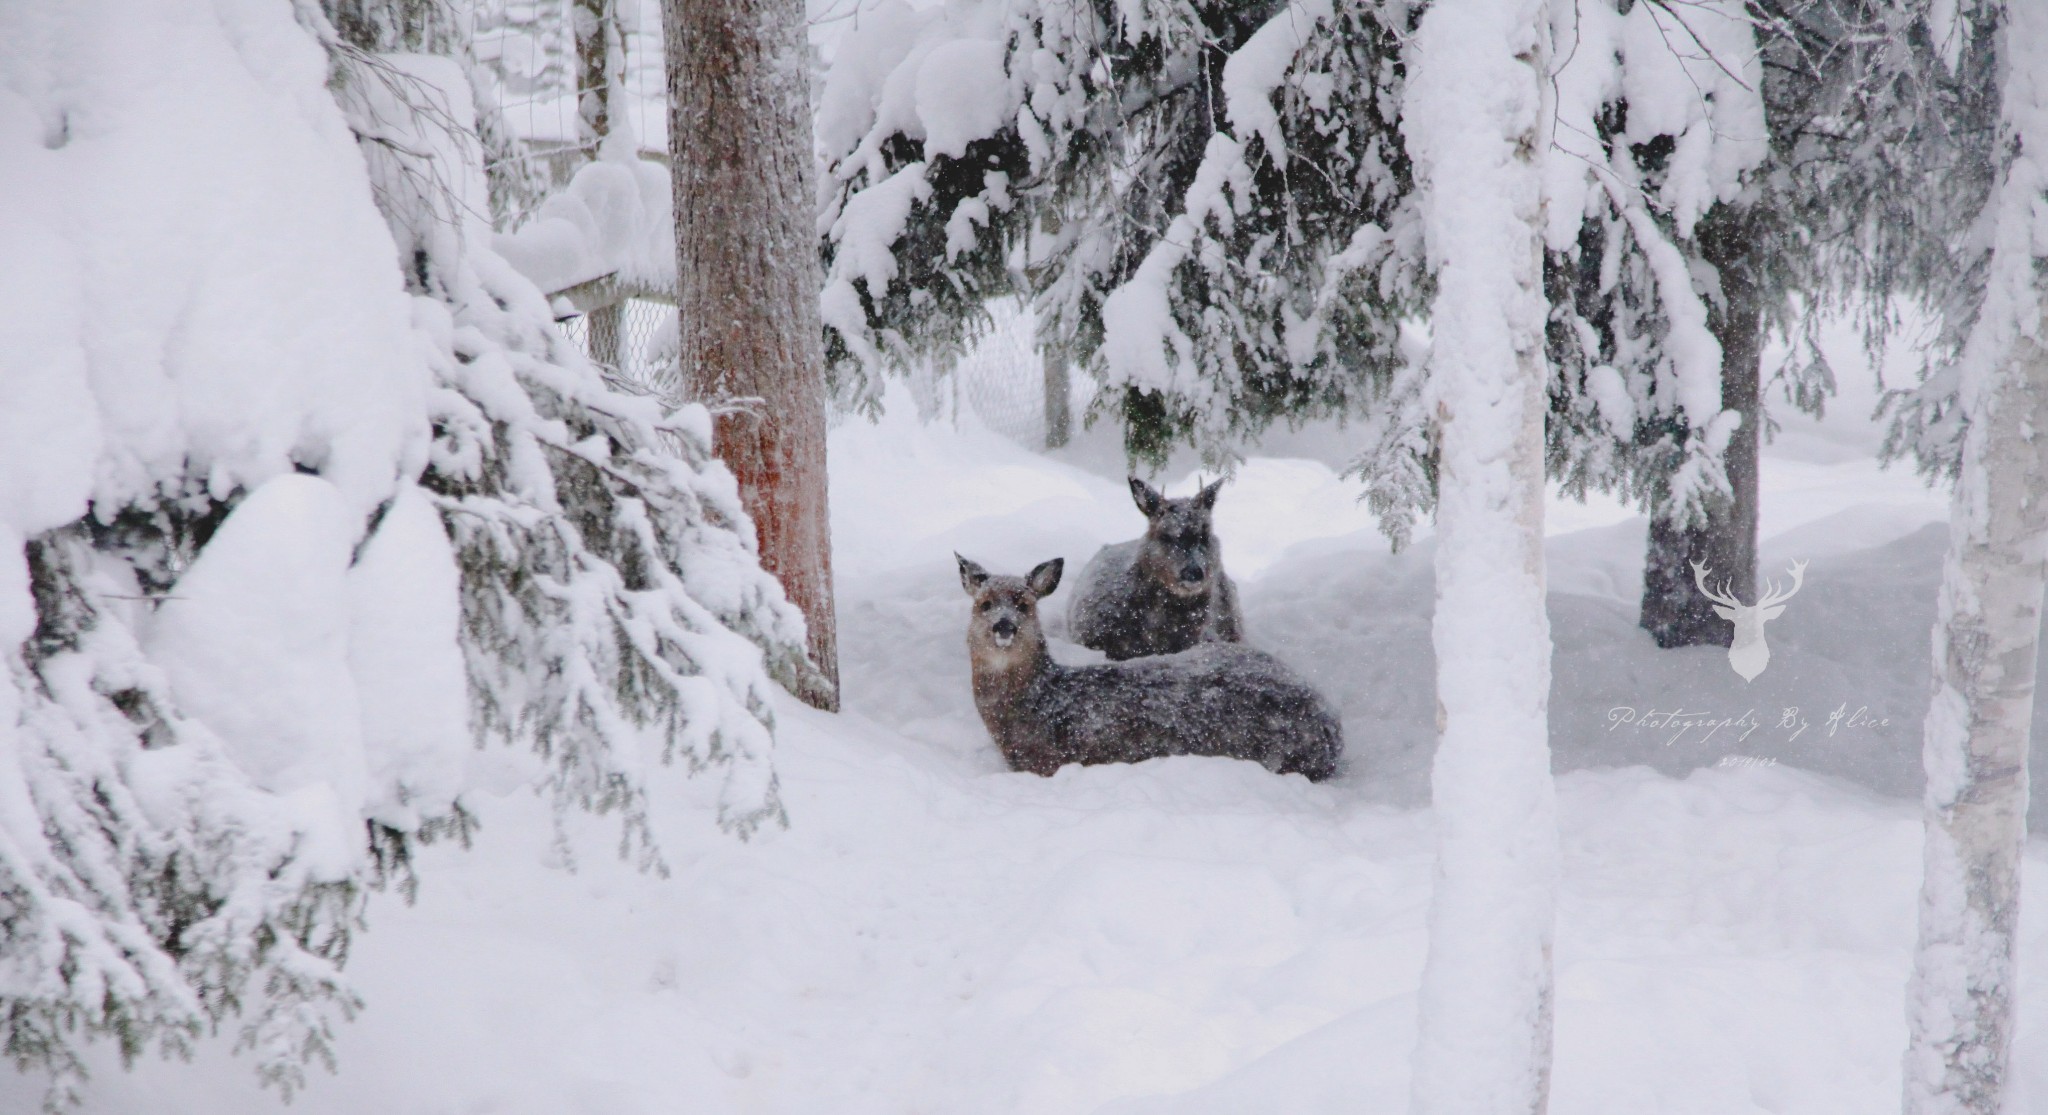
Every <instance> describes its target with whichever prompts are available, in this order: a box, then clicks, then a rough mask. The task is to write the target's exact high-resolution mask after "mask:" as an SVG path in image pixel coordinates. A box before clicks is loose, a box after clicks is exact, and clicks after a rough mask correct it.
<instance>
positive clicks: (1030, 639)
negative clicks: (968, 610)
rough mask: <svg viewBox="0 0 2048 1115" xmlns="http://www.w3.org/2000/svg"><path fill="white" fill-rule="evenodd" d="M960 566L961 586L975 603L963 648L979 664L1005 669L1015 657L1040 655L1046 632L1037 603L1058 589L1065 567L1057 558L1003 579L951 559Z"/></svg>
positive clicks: (964, 561) (1043, 648)
mask: <svg viewBox="0 0 2048 1115" xmlns="http://www.w3.org/2000/svg"><path fill="white" fill-rule="evenodd" d="M953 556H954V558H956V559H957V560H958V561H959V562H960V587H961V588H962V589H965V590H966V592H967V595H968V596H970V597H972V598H973V599H974V612H973V614H972V615H971V616H970V617H969V618H968V621H967V645H968V649H969V651H970V653H971V654H972V655H973V656H974V657H975V659H976V660H977V661H981V660H984V659H985V660H986V661H987V662H988V664H990V665H1008V664H1010V660H1011V659H1013V658H1019V657H1025V658H1028V657H1032V656H1035V655H1038V654H1042V653H1044V650H1045V631H1044V630H1043V629H1042V628H1041V627H1039V624H1038V601H1039V600H1040V599H1041V598H1043V597H1047V596H1050V595H1052V591H1053V590H1054V589H1056V588H1058V587H1059V585H1060V571H1061V570H1062V569H1064V568H1065V566H1066V563H1065V562H1064V561H1062V560H1061V559H1059V558H1054V559H1052V560H1051V561H1048V562H1044V563H1042V564H1040V565H1039V566H1038V567H1037V568H1035V569H1033V570H1032V571H1031V572H1030V573H1029V574H1027V575H1025V576H1022V577H1004V576H1000V575H997V574H994V573H990V572H989V571H988V570H986V569H983V568H982V567H981V566H980V565H978V564H976V563H974V562H971V561H969V560H967V559H966V558H964V557H961V556H960V555H959V554H954V555H953Z"/></svg>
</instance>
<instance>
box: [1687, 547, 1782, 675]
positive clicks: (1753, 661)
mask: <svg viewBox="0 0 2048 1115" xmlns="http://www.w3.org/2000/svg"><path fill="white" fill-rule="evenodd" d="M1709 572H1711V570H1710V569H1708V568H1707V567H1706V566H1704V565H1701V564H1700V563H1699V562H1693V563H1692V579H1693V583H1694V584H1697V585H1699V586H1700V594H1701V595H1703V596H1705V597H1706V598H1707V599H1709V600H1711V601H1713V602H1714V614H1715V615H1717V616H1720V617H1721V618H1722V619H1725V620H1727V621H1728V622H1730V623H1732V624H1734V625H1735V641H1734V642H1732V643H1730V644H1728V664H1729V665H1730V666H1733V667H1735V672H1736V673H1738V674H1741V675H1742V680H1744V681H1754V680H1756V676H1757V675H1758V674H1761V673H1763V672H1764V667H1765V666H1768V665H1770V664H1771V648H1770V645H1769V644H1767V643H1765V642H1764V624H1766V623H1769V622H1770V621H1772V620H1774V619H1777V618H1778V616H1780V615H1781V614H1783V613H1784V611H1785V601H1787V600H1790V599H1792V596H1793V594H1794V593H1797V592H1798V591H1799V586H1800V585H1801V584H1802V583H1803V582H1804V581H1805V579H1806V563H1805V562H1803V561H1795V562H1793V563H1792V569H1791V572H1792V587H1791V588H1789V589H1785V590H1782V591H1780V590H1779V588H1778V582H1776V581H1767V582H1765V584H1764V592H1763V595H1762V596H1759V597H1757V601H1756V603H1754V604H1744V603H1743V602H1742V601H1740V600H1737V599H1735V596H1734V594H1733V593H1732V592H1731V591H1729V590H1730V589H1732V587H1733V581H1732V580H1731V581H1729V582H1726V583H1724V584H1723V585H1722V591H1720V592H1715V591H1714V590H1713V589H1711V588H1708V587H1707V574H1708V573H1709Z"/></svg>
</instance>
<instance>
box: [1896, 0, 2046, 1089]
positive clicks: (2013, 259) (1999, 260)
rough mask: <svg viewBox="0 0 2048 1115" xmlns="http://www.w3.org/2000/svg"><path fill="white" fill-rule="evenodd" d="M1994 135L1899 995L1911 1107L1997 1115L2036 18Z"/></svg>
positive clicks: (2022, 581)
mask: <svg viewBox="0 0 2048 1115" xmlns="http://www.w3.org/2000/svg"><path fill="white" fill-rule="evenodd" d="M2005 16H2006V24H2005V26H2004V27H2003V28H2002V30H2001V34H2002V39H2001V41H2000V44H1999V46H2000V49H1999V55H2000V56H2001V57H2000V63H2001V66H2002V67H2003V72H2002V73H2001V74H2000V75H1999V77H2000V79H2001V81H2000V84H2001V86H2002V93H2003V98H2004V108H2003V112H2004V121H2003V125H2004V129H2005V139H2006V141H2007V142H2008V143H2009V144H2010V145H2011V147H2010V148H2009V150H2013V151H2014V152H2016V154H2015V157H2014V158H2013V159H2012V162H2011V163H2010V165H2009V166H2008V167H2007V168H2006V172H2005V175H2004V177H2003V179H2002V181H2001V182H2000V183H1999V188H1998V190H1997V192H1996V193H1994V194H1993V197H1992V201H1991V205H1992V207H1993V214H1992V216H1993V221H1994V232H1993V237H1994V239H1993V248H1992V256H1991V266H1990V273H1989V281H1988V282H1987V284H1986V291H1985V299H1984V306H1983V309H1982V311H1981V312H1980V314H1979V316H1978V322H1977V325H1976V326H1975V330H1974V332H1973V334H1972V336H1971V337H1970V341H1969V344H1968V345H1967V346H1966V347H1965V349H1964V353H1963V362H1962V376H1961V383H1960V386H1959V394H1960V399H1959V405H1960V406H1961V407H1962V409H1963V413H1964V414H1965V415H1966V416H1967V417H1968V419H1969V428H1968V432H1967V433H1966V434H1965V436H1964V441H1963V455H1962V469H1961V472H1960V473H1959V475H1958V476H1957V478H1956V490H1955V500H1954V503H1953V505H1952V507H1951V509H1950V513H1949V556H1948V561H1947V563H1946V565H1945V566H1944V568H1943V572H1942V585H1941V602H1940V612H1939V615H1938V617H1937V619H1936V620H1935V627H1934V701H1933V704H1932V705H1931V706H1930V707H1929V708H1928V710H1927V725H1926V737H1925V742H1924V745H1923V751H1922V754H1923V758H1924V762H1925V763H1926V767H1927V794H1926V802H1925V809H1926V824H1927V835H1926V853H1925V855H1926V873H1925V875H1924V877H1923V879H1922V881H1921V886H1920V942H1919V948H1918V951H1917V952H1916V954H1915V956H1914V962H1913V978H1912V982H1911V983H1910V985H1909V986H1908V989H1907V995H1906V1016H1907V1026H1908V1030H1909V1037H1908V1045H1907V1050H1906V1058H1905V1065H1904V1070H1905V1071H1904V1083H1905V1111H1906V1113H1907V1115H1964V1113H1968V1115H1998V1113H1999V1112H2001V1111H2002V1110H2003V1109H2004V1103H2005V1084H2006V1069H2007V1066H2008V1061H2009V1058H2010V1054H2011V1047H2012V1030H2013V1021H2014V1011H2013V1007H2014V1002H2013V996H2014V992H2015V987H2014V964H2013V960H2014V956H2013V935H2014V931H2015V930H2016V929H2017V928H2018V925H2019V907H2020V862H2021V853H2022V851H2023V850H2024V847H2025V844H2026V819H2027V743H2028V738H2029V735H2030V734H2031V730H2032V727H2033V723H2032V722H2033V710H2034V669H2035V661H2036V657H2037V654H2038V649H2039V643H2040V636H2041V596H2042V577H2043V560H2044V547H2048V489H2044V487H2043V484H2044V481H2048V348H2044V347H2043V341H2044V340H2048V315H2044V313H2043V310H2044V302H2043V293H2044V292H2043V287H2042V282H2041V280H2040V278H2039V274H2040V270H2039V265H2040V263H2041V260H2040V259H2039V258H2038V256H2037V249H2036V245H2038V244H2041V243H2043V242H2044V239H2048V221H2044V220H2043V219H2042V218H2041V217H2040V216H2039V214H2038V213H2037V211H2036V210H2037V207H2038V205H2039V201H2038V199H2039V197H2040V196H2041V194H2042V191H2043V188H2044V187H2048V165H2044V162H2043V160H2042V158H2041V156H2040V154H2039V153H2038V152H2037V151H2036V150H2034V149H2035V148H2036V147H2038V146H2039V145H2040V144H2042V143H2048V11H2044V10H2043V8H2042V6H2041V5H2040V4H2038V3H2035V2H2033V0H2028V2H2025V3H2012V4H2009V5H2008V6H2007V11H2006V13H2005Z"/></svg>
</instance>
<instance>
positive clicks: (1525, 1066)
mask: <svg viewBox="0 0 2048 1115" xmlns="http://www.w3.org/2000/svg"><path fill="white" fill-rule="evenodd" d="M1414 50H1415V54H1414V59H1415V61H1414V66H1413V69H1412V70H1411V74H1412V75H1413V76H1412V80H1411V85H1410V92H1409V97H1410V104H1409V107H1408V108H1407V109H1406V110H1405V114H1404V118H1403V120H1402V125H1401V126H1402V131H1403V134H1404V137H1405V140H1406V143H1407V146H1408V148H1409V151H1410V152H1411V154H1413V155H1414V157H1415V166H1416V171H1417V178H1418V181H1419V183H1420V185H1421V187H1422V191H1423V194H1422V197H1423V221H1424V234H1425V236H1426V237H1427V241H1428V248H1429V254H1430V259H1431V262H1432V264H1433V265H1434V267H1435V270H1436V275H1437V295H1436V302H1435V305H1434V307H1433V308H1432V312H1431V321H1432V324H1433V326H1434V331H1435V341H1434V347H1433V350H1432V353H1431V356H1430V382H1431V386H1430V390H1431V392H1432V398H1433V401H1434V405H1435V410H1436V418H1437V423H1438V431H1439V437H1440V439H1441V440H1440V442H1439V460H1440V466H1439V478H1438V501H1437V551H1436V586H1437V599H1436V614H1435V618H1434V624H1433V635H1434V641H1435V647H1436V658H1437V752H1436V762H1435V768H1434V770H1433V772H1432V783H1431V789H1432V796H1433V799H1434V804H1435V811H1436V823H1437V833H1438V852H1437V869H1436V893H1435V896H1434V899H1433V901H1432V904H1431V909H1430V918H1429V934H1430V944H1429V958H1428V961H1427V963H1426V965H1425V966H1424V969H1423V975H1422V989H1421V994H1420V1011H1421V1014H1420V1019H1419V1022H1420V1035H1419V1039H1418V1042H1417V1046H1416V1050H1415V1072H1414V1078H1413V1093H1412V1096H1411V1109H1412V1110H1414V1111H1416V1112H1419V1113H1432V1115H1434V1113H1452V1112H1455V1113H1461V1115H1480V1113H1486V1115H1529V1113H1532V1112H1542V1111H1544V1110H1545V1109H1546V1107H1547V1106H1548V1097H1549V1080H1550V1046H1551V1009H1552V1008H1551V960H1550V953H1551V935H1552V925H1553V922H1554V920H1555V919H1554V910H1553V906H1554V902H1555V892H1556V876H1557V857H1558V852H1557V823H1556V802H1555V791H1554V787H1553V785H1552V781H1551V775H1550V748H1549V728H1548V707H1547V706H1548V701H1549V692H1550V624H1549V618H1548V616H1547V614H1546V613H1545V610H1544V573H1543V419H1544V394H1543V391H1544V384H1545V382H1546V380H1547V373H1546V369H1545V360H1544V354H1543V326H1544V320H1545V317H1546V304H1545V300H1544V292H1543V239H1542V232H1541V229H1542V218H1543V205H1542V186H1541V178H1540V160H1541V157H1542V153H1543V152H1544V150H1545V149H1546V148H1547V147H1548V145H1549V142H1550V135H1549V131H1548V125H1549V121H1550V118H1551V105H1550V101H1549V97H1550V85H1549V82H1548V80H1547V77H1546V75H1547V73H1548V69H1547V67H1548V63H1549V54H1550V51H1549V21H1548V17H1547V13H1546V8H1545V5H1544V4H1543V3H1542V0H1440V2H1438V3H1436V4H1433V5H1431V6H1430V8H1429V9H1428V11H1427V12H1426V14H1425V15H1424V16H1423V19H1422V24H1421V26H1420V28H1418V30H1417V33H1416V38H1415V42H1414Z"/></svg>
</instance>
